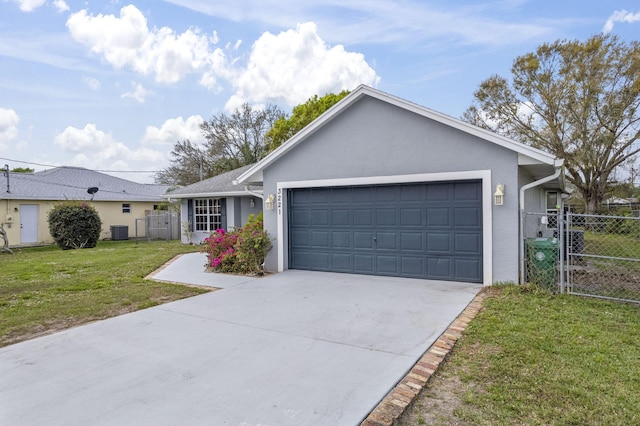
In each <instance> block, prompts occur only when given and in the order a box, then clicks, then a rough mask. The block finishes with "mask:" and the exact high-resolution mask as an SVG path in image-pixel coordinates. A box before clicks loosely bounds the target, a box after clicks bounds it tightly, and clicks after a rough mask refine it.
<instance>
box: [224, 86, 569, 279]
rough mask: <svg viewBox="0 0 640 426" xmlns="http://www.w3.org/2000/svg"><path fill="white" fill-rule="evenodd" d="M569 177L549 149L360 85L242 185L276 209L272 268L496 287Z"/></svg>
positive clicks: (271, 211) (270, 220)
mask: <svg viewBox="0 0 640 426" xmlns="http://www.w3.org/2000/svg"><path fill="white" fill-rule="evenodd" d="M563 176H564V174H563V169H562V161H558V160H557V159H556V158H554V156H552V155H550V154H548V153H546V152H543V151H540V150H537V149H534V148H531V147H529V146H526V145H523V144H520V143H517V142H514V141H512V140H510V139H507V138H504V137H501V136H498V135H496V134H494V133H492V132H489V131H486V130H483V129H481V128H478V127H475V126H473V125H470V124H468V123H465V122H463V121H461V120H458V119H455V118H452V117H449V116H446V115H444V114H441V113H438V112H436V111H433V110H430V109H428V108H425V107H423V106H420V105H417V104H414V103H411V102H408V101H406V100H403V99H400V98H397V97H395V96H392V95H389V94H386V93H383V92H381V91H379V90H376V89H373V88H371V87H367V86H360V87H358V88H357V89H356V90H355V91H353V92H352V93H350V94H349V95H348V96H347V97H345V98H344V99H342V100H341V101H340V102H338V103H337V104H336V105H334V106H333V107H332V108H331V109H329V110H328V111H327V112H325V113H324V114H323V115H321V116H320V117H319V118H317V119H316V120H315V121H314V122H312V123H311V124H310V125H308V126H307V127H306V128H304V129H303V130H302V131H300V132H299V133H298V134H296V135H295V136H294V137H292V138H291V139H290V140H289V141H287V142H286V143H284V144H283V145H282V146H280V147H279V148H278V149H276V150H275V151H273V152H272V153H270V154H269V155H268V156H267V157H266V158H264V159H263V160H262V161H260V162H258V163H257V164H255V165H253V166H251V167H248V168H247V169H246V170H243V171H242V173H241V174H239V175H238V177H237V179H236V181H235V183H236V184H237V185H236V187H237V190H238V191H241V189H240V188H242V187H244V186H245V185H253V186H257V187H263V193H264V200H265V201H269V203H268V204H269V205H268V207H269V208H266V209H265V212H264V226H265V229H266V230H267V231H268V232H269V234H270V235H271V236H272V237H274V238H275V241H274V248H273V249H272V250H271V252H270V253H269V255H268V258H267V260H266V263H265V265H266V268H267V269H268V270H272V271H283V270H285V269H294V268H295V269H309V270H318V271H333V272H346V273H360V274H373V275H389V276H402V277H416V278H427V279H436V280H451V281H469V282H478V283H483V284H485V285H490V284H492V283H494V282H497V281H513V282H518V280H519V251H520V243H521V235H520V232H519V229H520V228H519V225H520V224H519V217H520V214H519V212H520V210H521V209H526V210H527V211H540V212H544V211H546V210H547V209H548V208H550V207H549V206H547V205H546V203H547V202H548V201H547V199H552V198H553V197H554V196H556V199H557V196H558V194H559V191H562V190H563V189H564V178H563ZM501 194H503V196H502V197H501V196H500V195H501ZM271 201H273V207H271ZM266 204H267V203H265V205H266ZM552 204H553V206H551V207H552V208H555V204H554V203H552Z"/></svg>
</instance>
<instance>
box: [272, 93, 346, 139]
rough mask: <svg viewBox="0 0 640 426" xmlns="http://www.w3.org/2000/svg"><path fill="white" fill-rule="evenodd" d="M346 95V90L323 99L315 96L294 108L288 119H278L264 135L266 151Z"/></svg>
mask: <svg viewBox="0 0 640 426" xmlns="http://www.w3.org/2000/svg"><path fill="white" fill-rule="evenodd" d="M348 94H349V91H348V90H343V91H342V92H340V93H338V94H334V93H329V94H327V95H324V96H323V97H318V95H315V96H313V97H312V98H309V99H308V100H307V101H306V102H305V103H303V104H300V105H297V106H295V107H294V108H293V112H292V113H291V116H290V117H284V116H283V117H280V118H279V119H278V120H277V121H276V122H275V123H274V125H273V127H272V128H271V130H269V131H268V132H267V134H266V135H265V139H266V141H265V144H266V146H267V149H268V150H269V151H273V150H274V149H276V148H277V147H279V146H280V145H282V144H283V143H284V142H286V141H287V140H288V139H290V138H291V137H292V136H294V135H295V134H296V133H298V132H299V131H300V130H302V129H303V128H304V127H305V126H306V125H308V124H309V123H311V122H312V121H313V120H315V119H316V118H318V117H319V116H320V115H321V114H322V113H324V112H325V111H326V110H328V109H329V108H331V107H332V106H333V105H335V104H336V103H337V102H338V101H339V100H340V99H342V98H344V97H345V96H347V95H348Z"/></svg>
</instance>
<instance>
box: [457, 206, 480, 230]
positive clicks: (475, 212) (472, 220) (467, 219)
mask: <svg viewBox="0 0 640 426" xmlns="http://www.w3.org/2000/svg"><path fill="white" fill-rule="evenodd" d="M453 212H454V214H453V217H454V221H453V225H454V226H455V227H458V228H459V227H462V226H471V227H474V228H475V227H478V226H480V225H481V224H482V212H481V211H480V209H479V208H477V207H456V208H455V209H453Z"/></svg>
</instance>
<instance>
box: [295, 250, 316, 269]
mask: <svg viewBox="0 0 640 426" xmlns="http://www.w3.org/2000/svg"><path fill="white" fill-rule="evenodd" d="M291 263H292V264H294V265H297V267H298V268H299V269H313V254H312V253H311V252H307V251H301V250H296V251H295V252H293V253H292V254H291Z"/></svg>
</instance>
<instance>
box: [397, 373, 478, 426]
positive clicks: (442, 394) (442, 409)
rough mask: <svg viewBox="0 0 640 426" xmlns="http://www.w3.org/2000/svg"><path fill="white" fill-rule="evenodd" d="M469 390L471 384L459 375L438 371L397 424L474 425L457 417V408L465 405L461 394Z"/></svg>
mask: <svg viewBox="0 0 640 426" xmlns="http://www.w3.org/2000/svg"><path fill="white" fill-rule="evenodd" d="M468 390H469V385H468V384H465V383H462V381H460V379H459V378H458V377H457V376H452V375H447V374H442V373H436V374H435V375H433V376H431V380H430V381H429V384H428V385H427V386H426V387H425V388H424V389H423V390H422V392H421V393H420V394H419V395H418V397H417V398H416V400H415V401H414V403H413V406H412V407H411V408H409V409H408V410H406V411H405V413H404V414H403V416H402V417H401V418H400V419H399V421H398V422H397V424H398V425H399V426H414V425H438V426H444V425H447V426H450V425H451V426H473V425H472V424H471V423H467V422H464V421H462V420H459V419H456V417H455V412H456V410H458V409H459V408H460V407H462V406H463V405H464V402H462V399H461V396H462V395H463V394H464V393H465V392H466V391H468Z"/></svg>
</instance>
